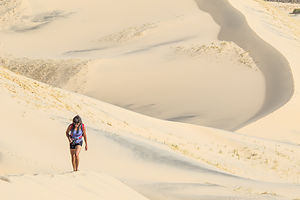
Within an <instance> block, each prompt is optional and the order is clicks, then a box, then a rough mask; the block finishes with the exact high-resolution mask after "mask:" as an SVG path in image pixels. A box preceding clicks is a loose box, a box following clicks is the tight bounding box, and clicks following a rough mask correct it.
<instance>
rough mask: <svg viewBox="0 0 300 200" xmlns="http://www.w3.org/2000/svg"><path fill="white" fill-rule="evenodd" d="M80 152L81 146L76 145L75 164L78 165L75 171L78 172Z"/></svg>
mask: <svg viewBox="0 0 300 200" xmlns="http://www.w3.org/2000/svg"><path fill="white" fill-rule="evenodd" d="M80 150H81V146H80V145H76V147H75V163H76V167H75V171H78V166H79V153H80Z"/></svg>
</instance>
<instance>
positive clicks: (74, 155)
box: [70, 149, 76, 171]
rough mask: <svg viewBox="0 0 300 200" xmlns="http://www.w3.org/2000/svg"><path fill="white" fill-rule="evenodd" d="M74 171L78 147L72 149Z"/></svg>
mask: <svg viewBox="0 0 300 200" xmlns="http://www.w3.org/2000/svg"><path fill="white" fill-rule="evenodd" d="M70 153H71V158H72V166H73V171H76V170H75V169H76V149H70Z"/></svg>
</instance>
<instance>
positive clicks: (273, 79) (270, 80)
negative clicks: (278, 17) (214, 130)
mask: <svg viewBox="0 0 300 200" xmlns="http://www.w3.org/2000/svg"><path fill="white" fill-rule="evenodd" d="M196 1H197V4H198V5H199V8H200V9H202V10H204V11H206V12H209V13H210V14H211V16H212V17H213V18H214V20H215V21H216V22H217V23H218V24H219V25H220V26H221V30H220V33H219V35H218V38H219V39H220V40H229V41H233V42H235V43H236V44H238V45H239V46H240V47H242V48H243V49H245V50H246V51H248V52H249V54H250V56H251V57H252V58H253V59H254V61H255V63H256V65H257V66H258V67H259V69H260V70H261V71H262V73H263V75H264V78H265V87H266V89H265V96H264V103H263V105H262V107H261V108H260V110H259V111H258V112H257V113H256V114H255V115H254V116H253V117H251V119H249V120H248V121H247V122H245V123H243V124H240V125H239V126H238V127H236V129H237V128H241V127H243V126H245V125H246V124H248V123H251V122H253V121H255V120H257V119H259V118H262V117H263V116H266V115H267V114H269V113H271V112H273V111H274V110H276V109H278V108H279V107H281V106H282V105H284V104H285V103H286V102H287V101H288V100H289V99H290V98H291V96H292V95H293V91H294V86H293V75H292V73H291V69H290V66H289V63H288V61H287V60H286V58H285V57H284V56H283V55H282V54H281V53H280V52H279V51H278V50H276V49H275V48H274V47H272V46H271V45H270V44H268V43H267V42H265V41H264V40H263V39H261V38H260V37H259V36H258V35H257V34H256V33H255V31H254V30H255V29H254V30H252V29H251V28H250V27H249V26H248V24H247V21H246V19H245V17H244V16H243V14H242V13H240V12H239V11H238V10H236V9H235V8H234V7H232V6H231V5H230V4H229V3H228V1H226V0H225V1H217V0H212V1H208V2H207V1H204V0H196Z"/></svg>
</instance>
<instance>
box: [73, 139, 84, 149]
mask: <svg viewBox="0 0 300 200" xmlns="http://www.w3.org/2000/svg"><path fill="white" fill-rule="evenodd" d="M82 142H83V141H82V140H81V141H80V142H71V143H70V149H75V147H76V146H77V145H80V146H82Z"/></svg>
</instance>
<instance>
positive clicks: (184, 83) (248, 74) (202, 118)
mask: <svg viewBox="0 0 300 200" xmlns="http://www.w3.org/2000/svg"><path fill="white" fill-rule="evenodd" d="M7 2H9V3H7V4H9V5H10V4H12V3H11V1H7ZM17 3H18V4H17ZM15 4H16V6H15V8H14V12H7V14H6V15H7V17H6V18H5V20H6V21H5V20H4V19H3V21H5V22H6V23H3V24H4V25H3V27H2V31H1V33H0V37H1V38H2V39H1V47H2V48H0V49H1V51H2V54H1V55H2V56H1V63H2V65H3V66H5V67H7V68H9V69H11V70H13V71H14V72H17V73H20V74H23V75H26V76H28V77H30V78H34V79H35V80H39V81H43V82H45V83H48V84H51V85H53V86H56V87H61V88H64V89H68V90H71V91H75V92H79V93H81V94H85V95H88V96H90V97H94V98H97V99H99V100H102V101H105V102H108V103H112V104H114V105H118V106H121V107H123V108H126V109H129V110H133V111H135V112H139V113H142V114H146V115H149V116H152V117H156V118H160V119H166V120H171V121H181V122H186V123H193V124H200V125H205V126H210V127H216V128H222V129H226V130H235V129H237V128H239V127H241V126H243V125H245V124H247V123H249V122H250V121H251V120H250V119H252V118H253V117H254V116H257V113H259V112H261V110H262V108H261V107H262V106H263V105H269V104H270V101H269V100H268V102H269V103H266V102H265V101H267V100H265V99H266V98H265V96H266V95H265V94H269V93H272V92H269V91H270V87H269V85H270V84H271V82H272V83H273V82H274V80H271V81H269V82H270V83H269V82H268V84H265V78H264V76H265V74H266V73H265V74H264V71H262V69H260V66H259V65H257V64H256V63H255V60H253V57H251V56H250V55H249V50H248V49H246V50H245V48H244V47H242V46H241V45H240V44H238V43H237V42H236V41H233V40H227V41H224V40H226V39H224V38H220V37H219V36H218V35H219V31H220V30H223V29H224V27H225V28H226V25H224V24H218V23H216V22H215V21H214V18H213V17H212V16H211V15H210V14H211V13H209V12H205V11H202V10H201V9H200V8H199V6H198V4H197V2H195V1H192V0H188V1H182V0H181V1H176V3H174V2H173V1H171V0H169V1H163V2H161V1H158V0H156V1H149V0H143V1H137V0H128V1H126V2H118V3H116V2H114V1H89V2H88V3H86V2H73V1H64V2H61V1H57V0H56V1H51V2H50V1H49V2H44V3H43V4H41V3H40V1H37V0H29V1H28V0H27V1H16V3H15ZM15 4H13V5H15ZM130 5H134V6H130ZM10 6H11V7H12V5H10ZM222 7H223V6H222ZM166 10H168V12H166ZM120 16H122V17H120ZM137 16H138V17H137ZM238 17H239V16H233V17H232V18H233V20H238ZM230 20H231V19H230ZM243 23H244V22H243ZM248 29H249V28H248ZM248 29H247V30H246V31H248ZM249 30H250V29H249ZM242 31H243V30H241V31H240V32H239V34H237V35H238V36H239V38H241V39H242V40H248V38H246V37H245V39H244V37H243V34H242ZM246 31H245V32H246ZM249 35H251V33H249ZM45 38H47V39H46V40H45ZM253 40H254V41H256V40H255V39H253ZM261 42H263V41H262V40H260V41H257V43H258V44H260V43H261ZM20 46H22V47H23V48H20ZM262 46H263V45H262ZM260 48H261V47H259V49H260ZM266 52H271V53H270V54H271V55H272V56H273V57H278V60H281V57H280V55H278V54H276V52H275V53H273V52H272V50H269V49H267V51H266ZM250 53H252V52H250ZM273 54H274V55H273ZM57 60H58V61H57ZM74 60H76V61H74ZM277 62H278V61H277ZM277 62H276V63H277ZM280 62H281V61H280ZM61 63H63V64H61ZM269 65H270V64H269V63H268V64H266V66H269ZM262 66H264V65H262ZM276 66H277V65H276ZM278 66H279V64H278ZM283 66H285V64H283ZM73 68H76V69H75V70H73ZM28 69H30V70H28ZM280 69H281V68H280ZM282 69H284V67H282ZM78 70H80V72H77V71H78ZM62 71H63V72H64V73H63V75H64V76H65V77H62V73H61V72H62ZM282 71H285V70H282ZM74 73H75V74H76V75H74ZM274 74H275V73H274ZM276 74H277V73H276ZM279 74H281V73H279ZM285 76H288V75H285V74H283V75H282V77H285ZM38 77H41V78H40V79H39V78H38ZM71 77H72V78H71ZM278 78H281V77H276V78H274V79H276V80H277V79H278ZM274 84H275V83H274ZM289 84H291V83H289V82H287V87H288V86H289ZM266 86H268V87H266ZM266 91H267V92H266ZM278 91H279V93H280V96H282V99H283V100H287V99H288V97H289V92H286V93H287V95H282V94H281V93H282V89H281V88H280V89H279V90H278ZM268 96H270V95H268ZM274 104H275V105H274V106H273V105H270V106H269V107H272V108H273V107H276V106H278V105H279V104H278V102H277V103H274Z"/></svg>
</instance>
